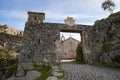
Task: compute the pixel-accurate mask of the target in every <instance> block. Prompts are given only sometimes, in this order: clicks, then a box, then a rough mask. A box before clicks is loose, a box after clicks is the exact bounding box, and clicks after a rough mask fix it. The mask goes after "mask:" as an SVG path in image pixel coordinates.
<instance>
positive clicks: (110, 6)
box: [101, 0, 115, 14]
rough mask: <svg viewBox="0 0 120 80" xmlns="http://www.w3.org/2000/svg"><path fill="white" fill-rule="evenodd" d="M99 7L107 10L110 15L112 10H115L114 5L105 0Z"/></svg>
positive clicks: (110, 1) (109, 0) (110, 0)
mask: <svg viewBox="0 0 120 80" xmlns="http://www.w3.org/2000/svg"><path fill="white" fill-rule="evenodd" d="M101 6H102V8H103V9H104V10H108V11H109V12H110V14H112V13H113V10H114V8H115V4H114V2H113V1H112V0H106V1H105V2H103V3H102V5H101Z"/></svg>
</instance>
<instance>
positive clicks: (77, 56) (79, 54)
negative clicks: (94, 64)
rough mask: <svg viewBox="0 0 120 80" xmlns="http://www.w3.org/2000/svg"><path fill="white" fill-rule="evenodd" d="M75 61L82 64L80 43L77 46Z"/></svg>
mask: <svg viewBox="0 0 120 80" xmlns="http://www.w3.org/2000/svg"><path fill="white" fill-rule="evenodd" d="M76 61H78V62H83V51H82V46H81V44H80V43H79V44H78V46H77V49H76Z"/></svg>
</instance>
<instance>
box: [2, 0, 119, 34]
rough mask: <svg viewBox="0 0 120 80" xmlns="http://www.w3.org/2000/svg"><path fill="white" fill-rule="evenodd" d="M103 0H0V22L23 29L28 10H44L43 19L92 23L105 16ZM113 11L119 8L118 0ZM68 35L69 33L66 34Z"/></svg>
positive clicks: (58, 21) (54, 21)
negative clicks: (102, 5) (71, 19)
mask: <svg viewBox="0 0 120 80" xmlns="http://www.w3.org/2000/svg"><path fill="white" fill-rule="evenodd" d="M104 1H105V0H0V24H7V25H9V26H11V27H13V28H16V29H19V30H24V26H25V22H26V21H27V17H28V14H27V12H28V11H33V12H44V13H45V18H46V19H45V21H44V22H51V23H64V19H65V18H67V17H73V18H74V19H75V23H76V24H85V25H93V24H94V22H95V21H96V20H100V19H102V18H106V17H107V16H108V15H109V12H108V11H104V10H103V9H102V8H101V4H102V2H104ZM113 1H114V2H115V4H116V7H115V10H114V12H117V11H119V10H120V0H113ZM68 35H69V34H68Z"/></svg>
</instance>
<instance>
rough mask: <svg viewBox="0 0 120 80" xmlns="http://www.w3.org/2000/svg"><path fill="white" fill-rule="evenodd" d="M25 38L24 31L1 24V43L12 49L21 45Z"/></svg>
mask: <svg viewBox="0 0 120 80" xmlns="http://www.w3.org/2000/svg"><path fill="white" fill-rule="evenodd" d="M22 38H23V31H19V30H16V29H14V28H12V27H10V26H7V25H0V45H2V46H6V47H8V46H9V48H10V49H12V48H13V47H14V48H15V47H16V46H17V45H21V43H22Z"/></svg>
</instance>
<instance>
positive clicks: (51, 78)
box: [46, 76, 58, 80]
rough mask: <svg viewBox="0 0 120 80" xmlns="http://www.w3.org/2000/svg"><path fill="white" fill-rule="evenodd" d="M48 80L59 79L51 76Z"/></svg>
mask: <svg viewBox="0 0 120 80" xmlns="http://www.w3.org/2000/svg"><path fill="white" fill-rule="evenodd" d="M46 80H58V78H57V77H54V76H50V77H48V78H47V79H46Z"/></svg>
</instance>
